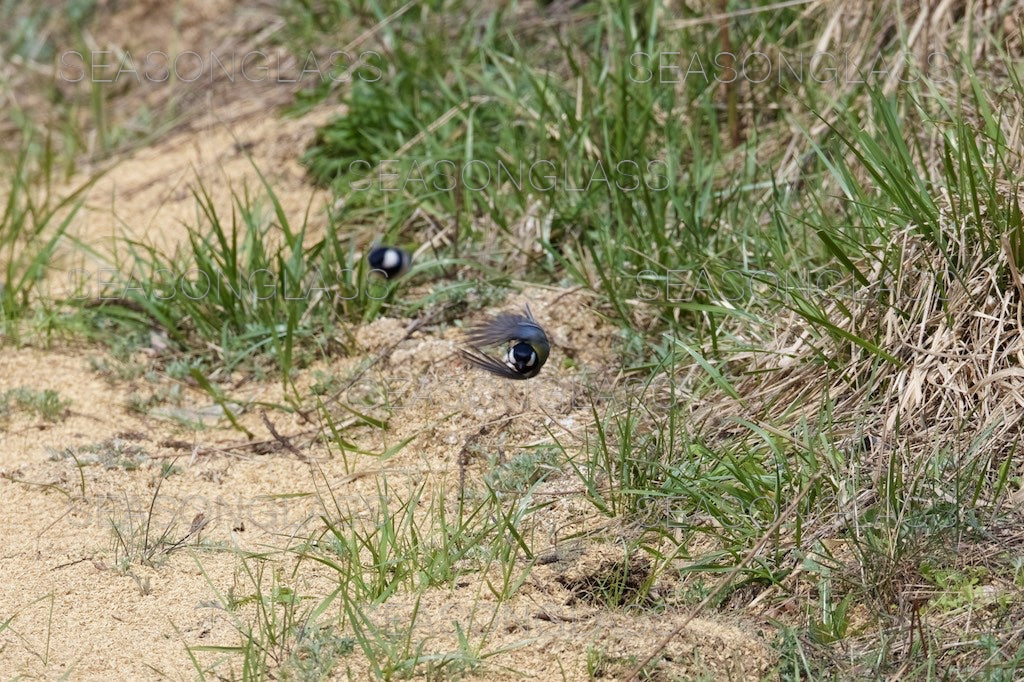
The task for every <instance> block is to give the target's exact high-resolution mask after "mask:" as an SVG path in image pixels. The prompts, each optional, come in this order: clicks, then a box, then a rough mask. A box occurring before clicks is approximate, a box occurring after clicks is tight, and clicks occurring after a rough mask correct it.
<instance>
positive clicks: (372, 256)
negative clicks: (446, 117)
mask: <svg viewBox="0 0 1024 682" xmlns="http://www.w3.org/2000/svg"><path fill="white" fill-rule="evenodd" d="M366 262H368V263H369V264H370V268H371V269H372V270H373V271H374V272H379V273H380V274H382V275H383V276H384V278H385V279H395V278H396V277H399V276H400V275H402V274H403V273H405V272H406V271H407V270H408V269H409V266H410V265H412V256H411V255H409V252H408V251H405V250H404V249H399V248H397V247H395V246H383V245H378V246H375V247H373V248H372V249H370V253H369V254H368V255H367V256H366Z"/></svg>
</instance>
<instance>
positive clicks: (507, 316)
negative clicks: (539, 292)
mask: <svg viewBox="0 0 1024 682" xmlns="http://www.w3.org/2000/svg"><path fill="white" fill-rule="evenodd" d="M525 310H526V315H525V316H524V315H517V314H515V313H501V314H499V315H497V316H496V317H493V318H491V319H490V320H486V321H484V322H481V323H479V324H477V325H476V326H474V327H472V328H471V329H470V330H469V332H468V333H467V336H466V340H467V341H468V342H469V344H470V345H471V346H472V348H470V349H469V350H467V349H460V350H461V352H462V356H463V357H465V358H466V359H467V360H469V361H470V362H471V363H473V364H474V365H476V366H477V367H479V368H480V369H483V370H486V371H488V372H490V373H491V374H497V375H498V376H500V377H505V378H506V379H531V378H533V377H535V376H537V374H538V373H539V372H540V368H541V367H543V366H544V362H545V361H546V360H547V359H548V353H549V352H550V350H551V344H550V343H548V337H547V334H545V333H544V330H543V329H541V327H540V325H539V324H537V320H535V319H534V317H533V313H532V312H530V306H526V307H525ZM503 343H507V344H508V351H507V352H506V354H505V358H504V360H503V361H500V360H496V359H494V358H493V357H491V356H490V355H487V354H486V353H484V352H483V351H481V350H480V348H479V346H497V345H500V344H503Z"/></svg>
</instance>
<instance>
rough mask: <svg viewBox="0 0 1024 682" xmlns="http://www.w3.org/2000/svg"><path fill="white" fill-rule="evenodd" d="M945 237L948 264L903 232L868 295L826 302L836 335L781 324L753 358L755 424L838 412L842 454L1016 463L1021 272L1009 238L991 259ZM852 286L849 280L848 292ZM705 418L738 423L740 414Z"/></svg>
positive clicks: (797, 318)
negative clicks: (946, 455) (846, 444)
mask: <svg viewBox="0 0 1024 682" xmlns="http://www.w3.org/2000/svg"><path fill="white" fill-rule="evenodd" d="M943 233H944V235H945V238H946V239H948V243H947V246H946V248H945V252H943V251H942V250H940V249H939V248H938V247H937V245H936V243H935V242H934V241H932V240H931V238H924V237H922V236H921V235H920V233H918V232H916V231H915V230H913V229H909V228H908V229H907V230H904V231H903V232H902V233H900V234H898V235H896V236H895V237H894V238H893V239H892V240H891V241H890V242H889V243H888V244H886V245H885V246H884V247H883V248H882V249H881V257H880V258H879V259H878V261H877V262H876V263H875V265H874V271H873V272H865V275H866V277H867V279H868V280H869V281H870V282H871V284H870V286H868V287H866V288H861V289H859V290H858V291H857V292H856V296H852V297H844V298H836V299H834V300H832V301H827V302H825V303H824V304H823V305H822V309H823V311H824V313H825V317H826V318H827V319H828V320H829V321H830V322H831V324H833V325H835V326H836V328H837V329H838V330H840V331H839V332H838V333H837V332H835V331H833V332H831V333H830V332H829V331H828V330H827V329H825V328H823V327H822V326H820V325H812V324H811V323H809V322H808V321H807V319H806V318H805V317H802V316H801V315H799V314H797V313H795V312H791V313H789V314H787V315H785V316H784V317H783V318H782V319H779V320H777V321H776V328H777V329H779V330H782V332H781V333H779V334H778V335H777V336H776V338H775V340H774V342H773V343H771V342H770V343H768V344H766V346H765V349H766V351H767V352H763V353H761V352H759V353H757V354H747V355H745V357H744V362H745V363H751V364H752V365H753V366H749V364H748V365H747V366H745V367H744V369H745V370H747V373H746V376H747V378H746V379H745V380H742V381H740V382H739V383H738V384H737V386H736V388H737V391H738V392H739V394H740V395H741V396H743V399H744V403H745V405H746V411H747V413H748V414H751V413H752V414H754V415H756V416H757V417H758V418H759V419H760V420H763V421H764V422H767V423H771V424H774V425H776V427H785V426H788V425H792V426H793V427H796V425H797V424H799V423H800V422H801V421H802V420H807V421H809V422H810V423H815V422H816V421H817V418H818V416H819V414H820V413H821V411H822V410H823V409H825V406H826V405H831V412H832V415H831V416H832V420H831V421H832V424H833V426H832V427H831V428H832V434H833V435H834V436H835V437H836V442H837V443H838V442H840V441H843V439H844V438H848V439H854V441H851V442H857V443H868V444H869V445H868V446H865V447H864V448H861V449H864V450H872V449H878V448H876V447H875V445H876V444H877V443H878V441H879V439H880V440H881V442H882V443H884V444H885V446H886V447H885V448H884V449H888V450H898V451H900V452H903V453H906V455H907V457H908V462H913V461H915V460H917V459H918V458H919V456H920V457H924V456H926V455H929V454H932V453H934V452H936V450H937V448H945V449H948V450H949V452H951V453H952V454H954V455H955V456H963V455H967V454H971V455H972V456H988V457H991V461H990V463H989V464H990V467H995V466H996V465H997V464H999V463H1001V462H1002V461H1004V460H1005V458H1006V457H1008V456H1010V455H1011V453H1012V452H1013V451H1014V449H1015V446H1016V443H1017V442H1018V441H1019V439H1020V435H1021V414H1022V411H1024V381H1022V379H1024V338H1022V335H1021V329H1022V318H1024V309H1022V293H1024V282H1022V279H1021V275H1020V265H1021V264H1020V263H1017V262H1016V261H1015V259H1014V257H1013V252H1014V249H1013V248H1011V246H1010V244H1011V241H1010V239H1008V238H1007V239H1004V240H1003V242H1002V248H998V249H986V248H984V247H983V246H982V244H980V243H979V241H978V240H977V239H972V238H971V237H969V236H968V234H969V233H968V232H967V231H966V230H953V229H951V225H949V224H948V222H947V223H946V224H945V225H944V226H943ZM883 264H891V265H885V266H883ZM854 285H855V282H854V280H853V278H852V277H851V278H849V280H848V281H846V282H844V283H842V284H840V287H839V288H840V289H841V290H843V291H850V290H851V289H852V288H853V286H854ZM845 334H849V335H850V337H856V339H861V340H866V341H869V342H871V343H874V344H875V345H876V346H877V348H878V349H880V351H881V352H884V353H885V354H888V355H889V356H891V357H892V358H894V359H895V360H896V361H897V362H892V361H890V360H887V359H885V358H884V357H883V356H882V354H881V353H880V352H877V351H874V350H872V349H871V348H870V347H866V344H863V343H858V342H857V341H855V340H854V339H853V338H850V337H847V336H845ZM704 410H707V412H706V414H707V415H715V414H717V415H721V414H729V413H730V412H735V404H733V407H732V408H731V409H725V408H724V407H723V406H722V405H707V406H705V407H704ZM702 411H703V410H702Z"/></svg>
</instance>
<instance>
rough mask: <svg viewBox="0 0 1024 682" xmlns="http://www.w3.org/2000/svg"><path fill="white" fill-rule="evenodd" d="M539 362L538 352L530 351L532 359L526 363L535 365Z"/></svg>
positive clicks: (528, 365)
mask: <svg viewBox="0 0 1024 682" xmlns="http://www.w3.org/2000/svg"><path fill="white" fill-rule="evenodd" d="M536 363H537V354H536V353H530V361H529V362H528V363H526V366H527V367H533V366H534V365H535V364H536Z"/></svg>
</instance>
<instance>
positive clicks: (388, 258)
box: [380, 249, 402, 270]
mask: <svg viewBox="0 0 1024 682" xmlns="http://www.w3.org/2000/svg"><path fill="white" fill-rule="evenodd" d="M401 262H402V256H401V255H399V253H398V252H397V251H395V250H394V249H388V250H387V251H385V252H384V257H383V258H381V259H380V265H381V268H382V269H384V270H390V269H392V268H395V267H398V264H399V263H401Z"/></svg>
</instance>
